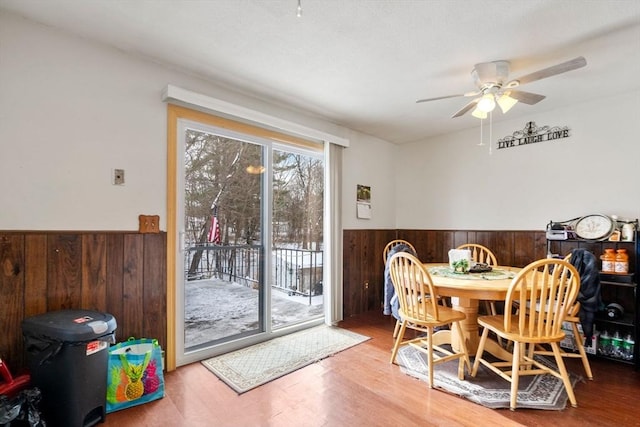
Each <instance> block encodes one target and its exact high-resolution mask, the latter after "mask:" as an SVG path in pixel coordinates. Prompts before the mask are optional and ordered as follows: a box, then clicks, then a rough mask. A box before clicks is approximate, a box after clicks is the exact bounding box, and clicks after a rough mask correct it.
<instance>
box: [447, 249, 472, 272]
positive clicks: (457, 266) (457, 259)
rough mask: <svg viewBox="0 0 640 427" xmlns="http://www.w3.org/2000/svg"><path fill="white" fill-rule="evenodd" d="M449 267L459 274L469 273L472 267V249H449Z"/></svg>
mask: <svg viewBox="0 0 640 427" xmlns="http://www.w3.org/2000/svg"><path fill="white" fill-rule="evenodd" d="M449 268H450V269H451V271H452V272H454V273H457V274H468V273H469V269H470V268H471V251H470V250H469V249H451V250H450V251H449Z"/></svg>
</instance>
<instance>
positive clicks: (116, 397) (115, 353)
mask: <svg viewBox="0 0 640 427" xmlns="http://www.w3.org/2000/svg"><path fill="white" fill-rule="evenodd" d="M162 397H164V375H163V373H162V349H161V348H160V345H159V344H158V340H156V339H150V338H140V339H135V338H129V340H127V341H125V342H121V343H118V344H116V345H114V346H112V347H111V348H110V349H109V369H108V371H107V413H109V412H114V411H118V410H120V409H125V408H130V407H131V406H135V405H140V404H143V403H147V402H150V401H152V400H156V399H160V398H162Z"/></svg>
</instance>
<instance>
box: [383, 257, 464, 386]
mask: <svg viewBox="0 0 640 427" xmlns="http://www.w3.org/2000/svg"><path fill="white" fill-rule="evenodd" d="M388 262H389V264H390V269H391V279H392V281H393V286H394V287H395V290H396V294H397V295H398V299H399V301H400V318H401V319H402V320H401V323H400V331H399V332H398V336H397V337H396V340H395V344H394V346H393V350H392V352H391V363H394V362H395V360H396V356H397V354H398V350H399V349H400V347H401V346H403V345H411V346H412V347H415V348H416V349H418V350H419V351H421V352H423V353H426V355H427V368H428V370H429V387H430V388H433V368H434V365H436V364H439V363H444V362H447V361H449V360H454V359H458V361H459V363H458V377H459V378H460V379H461V380H462V379H464V366H465V364H466V366H467V371H469V370H470V368H471V362H470V360H469V354H468V352H467V347H466V343H465V340H464V339H463V337H462V334H457V333H452V332H451V330H441V331H438V332H435V328H436V327H442V326H449V327H451V325H453V324H454V323H455V324H456V325H457V328H458V330H460V329H461V328H460V321H462V320H464V319H466V315H465V314H464V313H463V312H461V311H457V310H454V309H452V308H450V307H445V306H442V305H440V304H438V295H437V294H436V291H435V289H436V288H435V287H434V285H433V282H432V281H431V276H430V275H429V272H428V271H427V270H426V268H425V267H424V265H423V264H422V262H420V260H419V259H418V258H417V257H415V256H413V255H411V254H408V253H406V252H398V253H396V254H394V255H393V256H392V257H391V259H390V260H389V261H388ZM407 329H413V330H416V331H420V332H425V333H426V337H425V336H419V337H417V338H414V339H409V340H405V339H404V335H405V332H406V331H407ZM452 339H456V340H458V342H459V344H458V345H459V349H460V350H461V351H460V352H459V353H457V352H454V351H453V350H449V348H447V347H443V345H445V344H451V340H452Z"/></svg>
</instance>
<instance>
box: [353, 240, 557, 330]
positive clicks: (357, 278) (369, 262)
mask: <svg viewBox="0 0 640 427" xmlns="http://www.w3.org/2000/svg"><path fill="white" fill-rule="evenodd" d="M393 239H404V240H407V241H409V242H411V243H412V244H413V245H414V246H415V248H416V251H417V252H418V257H419V258H420V259H421V260H422V261H424V262H447V261H448V252H449V249H452V248H455V247H457V246H459V245H461V244H463V243H478V244H481V245H484V246H486V247H488V248H489V249H491V251H492V252H493V253H494V254H495V255H496V258H497V259H498V263H499V264H501V265H510V266H515V267H524V266H525V265H527V264H529V263H530V262H532V261H535V260H537V259H540V258H544V257H546V255H547V250H546V237H545V232H544V231H504V230H500V231H463V230H457V231H452V230H344V232H343V245H344V247H343V252H344V254H343V261H344V264H343V279H342V280H343V287H344V295H343V297H344V307H343V309H344V311H343V314H344V317H345V319H346V318H348V317H351V316H355V315H358V314H361V313H365V312H367V311H370V310H377V309H382V302H383V297H384V287H383V285H384V264H383V260H382V250H383V249H384V247H385V245H386V244H387V242H389V241H390V240H393Z"/></svg>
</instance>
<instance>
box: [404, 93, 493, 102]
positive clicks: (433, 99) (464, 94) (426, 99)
mask: <svg viewBox="0 0 640 427" xmlns="http://www.w3.org/2000/svg"><path fill="white" fill-rule="evenodd" d="M481 93H482V92H481V91H479V90H476V91H473V92H467V93H461V94H458V95H447V96H437V97H435V98H425V99H418V100H417V101H416V104H418V103H420V102H429V101H437V100H439V99H448V98H458V97H461V96H465V97H469V96H477V95H480V94H481Z"/></svg>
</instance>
